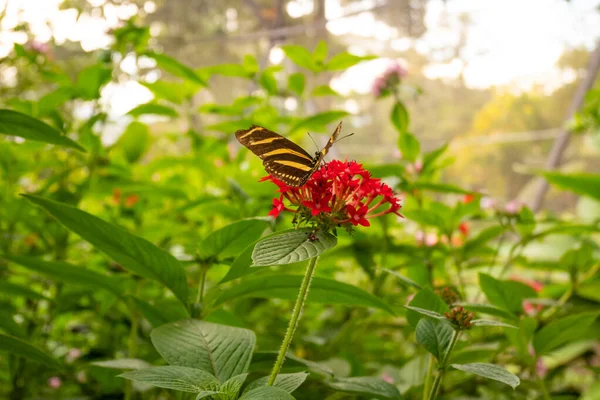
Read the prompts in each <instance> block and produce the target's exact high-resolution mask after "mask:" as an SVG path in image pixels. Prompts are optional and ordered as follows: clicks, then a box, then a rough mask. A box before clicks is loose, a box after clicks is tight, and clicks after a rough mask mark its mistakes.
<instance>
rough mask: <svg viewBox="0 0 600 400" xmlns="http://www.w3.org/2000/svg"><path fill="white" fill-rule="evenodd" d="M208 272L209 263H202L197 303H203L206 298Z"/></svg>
mask: <svg viewBox="0 0 600 400" xmlns="http://www.w3.org/2000/svg"><path fill="white" fill-rule="evenodd" d="M206 272H208V265H204V264H201V265H200V282H198V295H197V296H196V303H198V304H200V303H202V300H203V299H204V285H205V283H206Z"/></svg>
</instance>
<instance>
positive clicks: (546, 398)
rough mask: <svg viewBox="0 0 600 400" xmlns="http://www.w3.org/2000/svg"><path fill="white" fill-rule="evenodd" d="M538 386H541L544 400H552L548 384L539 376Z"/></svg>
mask: <svg viewBox="0 0 600 400" xmlns="http://www.w3.org/2000/svg"><path fill="white" fill-rule="evenodd" d="M537 381H538V384H539V385H540V390H541V391H542V398H543V399H544V400H552V397H551V396H550V392H548V388H547V387H546V383H545V382H544V379H542V378H541V377H540V376H538V379H537Z"/></svg>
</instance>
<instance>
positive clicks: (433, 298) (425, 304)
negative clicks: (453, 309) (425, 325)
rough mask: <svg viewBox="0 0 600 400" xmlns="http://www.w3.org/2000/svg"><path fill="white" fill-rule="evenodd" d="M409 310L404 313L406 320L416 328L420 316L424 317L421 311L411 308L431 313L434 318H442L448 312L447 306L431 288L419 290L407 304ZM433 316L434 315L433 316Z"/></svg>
mask: <svg viewBox="0 0 600 400" xmlns="http://www.w3.org/2000/svg"><path fill="white" fill-rule="evenodd" d="M408 304H409V306H410V308H409V307H407V308H409V311H408V312H407V313H406V318H407V319H408V322H409V323H410V324H411V325H412V326H414V327H415V328H416V326H417V323H418V322H419V320H420V319H421V318H422V317H421V315H424V314H423V312H422V311H417V310H414V309H412V308H414V307H416V308H417V309H421V310H423V309H424V310H428V311H433V312H434V313H435V314H437V316H433V317H434V318H439V317H440V316H441V317H443V316H442V315H441V314H442V313H444V312H446V311H448V310H449V307H448V304H446V303H444V300H442V299H441V298H440V296H438V295H437V294H435V293H434V292H433V290H431V288H429V287H426V288H424V289H423V290H421V291H420V292H419V293H417V294H416V295H415V297H413V299H412V300H411V301H410V303H408ZM435 314H434V315H435Z"/></svg>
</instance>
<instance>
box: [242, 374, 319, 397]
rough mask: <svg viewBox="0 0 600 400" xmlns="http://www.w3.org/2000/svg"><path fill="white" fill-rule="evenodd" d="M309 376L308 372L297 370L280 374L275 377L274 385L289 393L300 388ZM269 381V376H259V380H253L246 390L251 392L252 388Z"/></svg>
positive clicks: (265, 384) (264, 384)
mask: <svg viewBox="0 0 600 400" xmlns="http://www.w3.org/2000/svg"><path fill="white" fill-rule="evenodd" d="M307 377H308V373H306V372H297V373H295V374H279V375H277V378H275V382H274V383H273V387H277V388H280V389H282V390H285V391H286V392H288V393H292V392H293V391H294V390H296V389H298V388H299V387H300V385H302V383H303V382H304V381H305V380H306V378H307ZM268 382H269V377H268V376H263V377H262V378H258V379H257V380H255V381H253V382H251V383H250V384H249V385H248V387H247V388H246V390H244V392H249V391H250V390H252V389H256V388H257V387H260V386H267V383H268Z"/></svg>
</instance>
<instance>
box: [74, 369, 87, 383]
mask: <svg viewBox="0 0 600 400" xmlns="http://www.w3.org/2000/svg"><path fill="white" fill-rule="evenodd" d="M75 379H77V382H79V383H86V382H87V375H86V374H85V371H79V372H78V373H77V375H75Z"/></svg>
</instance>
